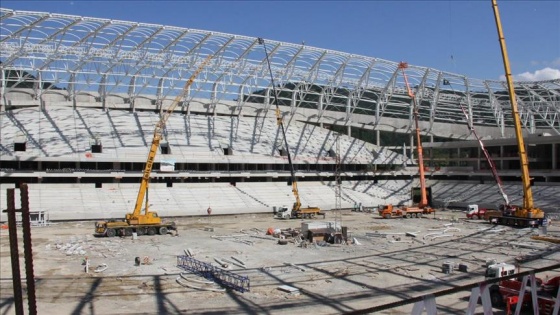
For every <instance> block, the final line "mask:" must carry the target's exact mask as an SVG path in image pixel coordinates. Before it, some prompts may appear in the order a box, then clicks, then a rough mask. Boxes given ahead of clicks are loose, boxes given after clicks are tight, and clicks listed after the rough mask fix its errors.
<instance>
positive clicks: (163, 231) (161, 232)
mask: <svg viewBox="0 0 560 315" xmlns="http://www.w3.org/2000/svg"><path fill="white" fill-rule="evenodd" d="M159 234H161V235H166V234H167V228H166V227H165V226H162V227H160V228H159Z"/></svg>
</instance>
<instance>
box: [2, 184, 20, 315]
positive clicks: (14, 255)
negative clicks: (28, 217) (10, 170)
mask: <svg viewBox="0 0 560 315" xmlns="http://www.w3.org/2000/svg"><path fill="white" fill-rule="evenodd" d="M14 191H15V190H14V188H9V189H7V190H6V193H7V201H8V209H7V210H4V212H7V214H8V232H9V238H10V256H11V259H12V282H13V286H14V306H15V308H16V315H23V297H22V293H21V274H20V271H19V251H18V240H17V228H16V205H15V198H14Z"/></svg>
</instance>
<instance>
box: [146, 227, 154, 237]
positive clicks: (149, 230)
mask: <svg viewBox="0 0 560 315" xmlns="http://www.w3.org/2000/svg"><path fill="white" fill-rule="evenodd" d="M148 235H156V228H154V227H149V228H148Z"/></svg>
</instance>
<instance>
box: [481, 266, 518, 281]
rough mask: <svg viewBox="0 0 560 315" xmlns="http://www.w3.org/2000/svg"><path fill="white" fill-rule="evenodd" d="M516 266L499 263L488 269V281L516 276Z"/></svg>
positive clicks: (486, 275)
mask: <svg viewBox="0 0 560 315" xmlns="http://www.w3.org/2000/svg"><path fill="white" fill-rule="evenodd" d="M515 270H516V268H515V266H514V265H512V264H507V263H497V264H492V265H489V266H488V267H486V274H485V277H486V279H494V278H499V277H505V276H510V275H513V274H515Z"/></svg>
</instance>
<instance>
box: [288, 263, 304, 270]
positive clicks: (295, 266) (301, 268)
mask: <svg viewBox="0 0 560 315" xmlns="http://www.w3.org/2000/svg"><path fill="white" fill-rule="evenodd" d="M284 265H287V266H292V267H294V268H296V269H298V270H301V271H306V269H305V268H303V267H300V266H298V265H296V264H292V263H288V262H285V263H284Z"/></svg>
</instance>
